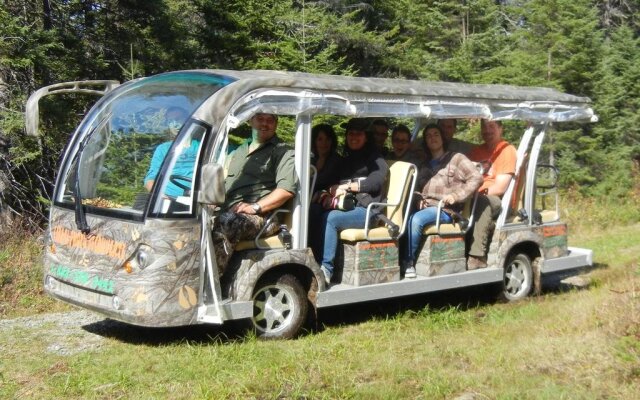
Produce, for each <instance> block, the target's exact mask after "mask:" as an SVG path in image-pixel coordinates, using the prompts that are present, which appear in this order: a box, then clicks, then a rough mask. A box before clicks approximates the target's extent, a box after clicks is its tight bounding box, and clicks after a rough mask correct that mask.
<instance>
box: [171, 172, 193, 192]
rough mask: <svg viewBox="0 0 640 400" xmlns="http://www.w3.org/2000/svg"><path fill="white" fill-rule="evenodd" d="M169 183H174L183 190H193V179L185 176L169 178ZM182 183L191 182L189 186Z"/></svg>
mask: <svg viewBox="0 0 640 400" xmlns="http://www.w3.org/2000/svg"><path fill="white" fill-rule="evenodd" d="M169 182H171V183H173V184H174V185H176V186H177V187H179V188H180V189H182V190H191V178H189V177H188V176H183V175H171V176H169ZM182 182H189V185H185V184H184V183H182Z"/></svg>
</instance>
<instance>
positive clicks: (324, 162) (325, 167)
mask: <svg viewBox="0 0 640 400" xmlns="http://www.w3.org/2000/svg"><path fill="white" fill-rule="evenodd" d="M337 147H338V138H337V137H336V132H335V131H334V130H333V127H332V126H331V125H329V124H320V125H316V126H314V127H313V128H312V129H311V150H312V152H313V158H312V159H311V163H312V164H313V166H314V167H316V172H317V173H316V184H315V186H314V188H313V191H312V193H316V192H318V191H320V190H326V189H329V187H330V186H331V185H333V184H334V183H336V182H337V181H338V179H339V176H340V174H339V171H340V163H341V161H342V157H340V155H339V154H338V153H337V151H336V148H337Z"/></svg>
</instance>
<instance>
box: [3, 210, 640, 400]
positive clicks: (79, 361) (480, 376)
mask: <svg viewBox="0 0 640 400" xmlns="http://www.w3.org/2000/svg"><path fill="white" fill-rule="evenodd" d="M596 206H597V205H596ZM570 219H571V218H570ZM572 222H573V225H572V226H577V227H578V228H579V229H576V228H574V229H572V230H571V232H572V236H571V239H570V245H574V246H582V247H588V248H591V249H593V250H594V254H595V257H594V258H595V263H596V268H594V269H593V270H592V271H590V272H589V273H588V274H587V275H585V278H586V279H588V281H590V282H591V283H590V284H589V285H588V286H586V287H584V288H576V287H572V286H569V285H564V284H560V283H558V282H557V281H555V280H553V279H552V280H548V281H547V282H546V284H547V285H546V290H545V291H544V292H543V293H542V295H540V296H536V297H530V298H528V299H526V300H524V301H522V302H519V303H506V304H505V303H496V302H495V301H493V296H492V293H491V290H490V288H486V287H484V288H476V289H473V290H470V289H466V290H458V291H451V292H444V293H437V294H433V295H429V296H419V297H410V298H404V299H400V300H397V301H393V302H384V303H380V302H378V303H368V304H364V305H357V306H349V307H340V308H334V309H328V310H323V311H322V312H321V314H320V321H321V326H320V328H319V329H318V331H317V332H313V333H310V334H306V335H303V336H302V337H300V338H299V339H296V340H291V341H266V342H265V341H259V340H256V339H255V338H253V337H237V336H236V335H235V334H236V332H235V331H233V330H232V329H225V330H219V329H215V328H205V327H198V328H180V329H144V328H136V327H132V326H128V325H124V324H120V323H116V322H112V321H106V322H104V321H97V322H92V323H88V324H87V323H85V324H83V323H82V322H76V323H74V324H71V325H74V326H76V325H84V326H83V327H82V329H76V330H73V329H71V328H73V327H68V326H61V325H60V324H59V323H58V322H57V321H56V319H57V317H56V316H53V318H51V319H49V320H47V321H45V322H44V323H42V324H31V325H28V324H27V325H24V326H20V325H18V326H13V327H11V328H0V354H2V357H1V361H0V398H104V399H112V398H132V399H138V398H144V399H150V398H172V399H187V398H189V399H191V398H213V399H217V398H239V399H240V398H258V399H280V398H283V399H284V398H286V399H298V398H309V399H315V398H365V399H369V398H424V399H431V398H442V399H454V398H457V399H609V398H616V399H634V398H639V395H638V393H640V266H639V264H638V260H639V258H640V257H639V256H638V254H640V225H639V224H637V223H633V224H629V225H623V224H618V223H612V224H602V225H599V224H598V223H595V222H593V221H591V222H585V221H581V220H579V221H572ZM599 226H606V228H599ZM28 243H29V242H28V241H24V240H22V241H16V242H15V243H14V242H11V241H10V240H8V241H5V242H4V248H3V250H2V252H0V265H2V270H0V271H1V272H2V274H1V275H0V278H1V279H3V280H6V282H10V283H9V284H7V283H5V284H4V285H3V286H5V288H9V287H10V288H11V290H7V291H6V292H11V296H8V295H7V296H6V297H3V298H2V304H3V308H2V314H3V315H4V316H5V318H6V317H7V316H18V315H29V314H34V313H41V312H42V311H44V310H47V311H63V310H65V309H70V308H67V307H66V306H61V305H59V303H54V302H52V301H51V300H46V299H43V298H42V296H41V293H39V292H38V291H39V289H36V288H33V287H30V286H37V285H34V284H33V282H38V281H37V279H36V278H34V277H24V276H25V275H24V274H15V273H14V274H11V273H10V272H9V269H8V268H6V266H7V265H16V263H18V262H21V263H26V264H29V265H32V266H34V268H35V266H37V264H38V262H39V257H40V255H39V250H38V249H39V247H38V245H37V244H33V243H31V244H28ZM11 246H17V247H11ZM5 251H6V252H5ZM17 253H19V254H21V257H23V259H21V260H19V261H18V260H16V256H12V255H11V254H17ZM18 265H20V264H18ZM22 265H25V264H22ZM33 274H35V275H37V274H38V272H37V271H36V272H33ZM34 279H35V280H34ZM38 279H39V278H38ZM30 282H31V283H30ZM17 284H21V285H23V286H22V289H21V290H22V291H21V292H18V291H17V290H16V287H18V285H17ZM21 294H22V295H21ZM5 295H6V293H3V296H5ZM23 295H24V296H23ZM25 296H26V298H27V299H26V300H25V299H23V297H25ZM7 301H11V303H10V304H9V303H5V302H7ZM11 307H13V309H9V308H11ZM0 327H1V326H0ZM67 328H68V329H71V330H70V331H69V332H68V333H66V334H65V333H64V332H63V331H65V330H66V329H67ZM55 338H57V339H56V340H57V342H56V343H58V344H59V346H62V347H65V346H66V348H69V349H76V350H77V351H71V352H68V353H61V352H59V351H56V349H55V348H52V345H51V343H52V341H53V339H55ZM60 343H61V344H60Z"/></svg>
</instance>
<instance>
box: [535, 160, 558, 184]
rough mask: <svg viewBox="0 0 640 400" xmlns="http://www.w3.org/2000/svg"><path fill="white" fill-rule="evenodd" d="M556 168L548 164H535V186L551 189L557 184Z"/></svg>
mask: <svg viewBox="0 0 640 400" xmlns="http://www.w3.org/2000/svg"><path fill="white" fill-rule="evenodd" d="M558 175H559V173H558V168H556V167H555V166H553V165H549V164H538V165H536V187H537V188H540V189H553V188H555V187H557V186H558Z"/></svg>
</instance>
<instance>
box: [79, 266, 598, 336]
mask: <svg viewBox="0 0 640 400" xmlns="http://www.w3.org/2000/svg"><path fill="white" fill-rule="evenodd" d="M604 268H608V265H606V264H594V265H593V266H592V267H589V268H583V269H581V270H579V271H569V272H566V273H557V274H551V275H546V276H544V277H543V281H542V294H543V295H545V294H554V293H564V292H567V291H572V290H584V289H588V288H589V287H590V285H591V282H590V280H589V279H588V278H585V277H584V274H586V273H588V272H591V271H593V270H597V269H604ZM568 277H573V278H578V279H576V280H574V281H566V278H568ZM580 279H582V280H583V282H584V283H582V284H581V283H580ZM500 290H501V287H500V284H487V285H481V286H473V287H466V288H460V289H450V290H444V291H440V292H433V293H425V294H419V295H411V296H404V297H399V298H396V299H386V300H377V301H369V302H363V303H358V304H350V305H342V306H335V307H329V308H323V309H320V310H318V314H317V320H316V323H308V324H307V327H306V329H305V331H304V332H303V333H302V337H304V336H305V335H309V334H314V333H317V332H321V331H322V330H323V329H324V328H326V327H333V326H343V325H351V324H357V323H362V322H367V321H370V320H372V319H387V318H393V317H395V316H397V315H400V314H403V313H405V312H408V311H413V312H419V311H422V310H424V309H425V308H427V307H428V308H429V310H431V311H432V312H438V311H443V310H447V309H450V308H453V307H455V308H457V309H458V310H460V311H467V310H471V309H474V308H480V307H483V306H486V305H491V304H495V303H497V302H499V300H498V294H499V292H500ZM246 325H247V324H246V323H243V322H239V321H230V322H227V323H225V324H224V325H223V326H215V325H193V326H185V327H175V328H146V327H139V326H134V325H130V324H126V323H123V322H119V321H114V320H110V319H105V320H103V321H99V322H95V323H92V324H89V325H85V326H83V327H82V328H83V329H84V330H85V331H87V332H90V333H93V334H96V335H100V336H103V337H108V338H112V339H116V340H119V341H122V342H126V343H131V344H140V345H146V346H163V345H167V344H172V343H181V342H184V343H188V344H190V345H209V344H212V343H219V344H229V343H238V342H243V341H246V340H250V339H249V338H250V337H251V336H250V335H249V336H248V335H247V330H246Z"/></svg>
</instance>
